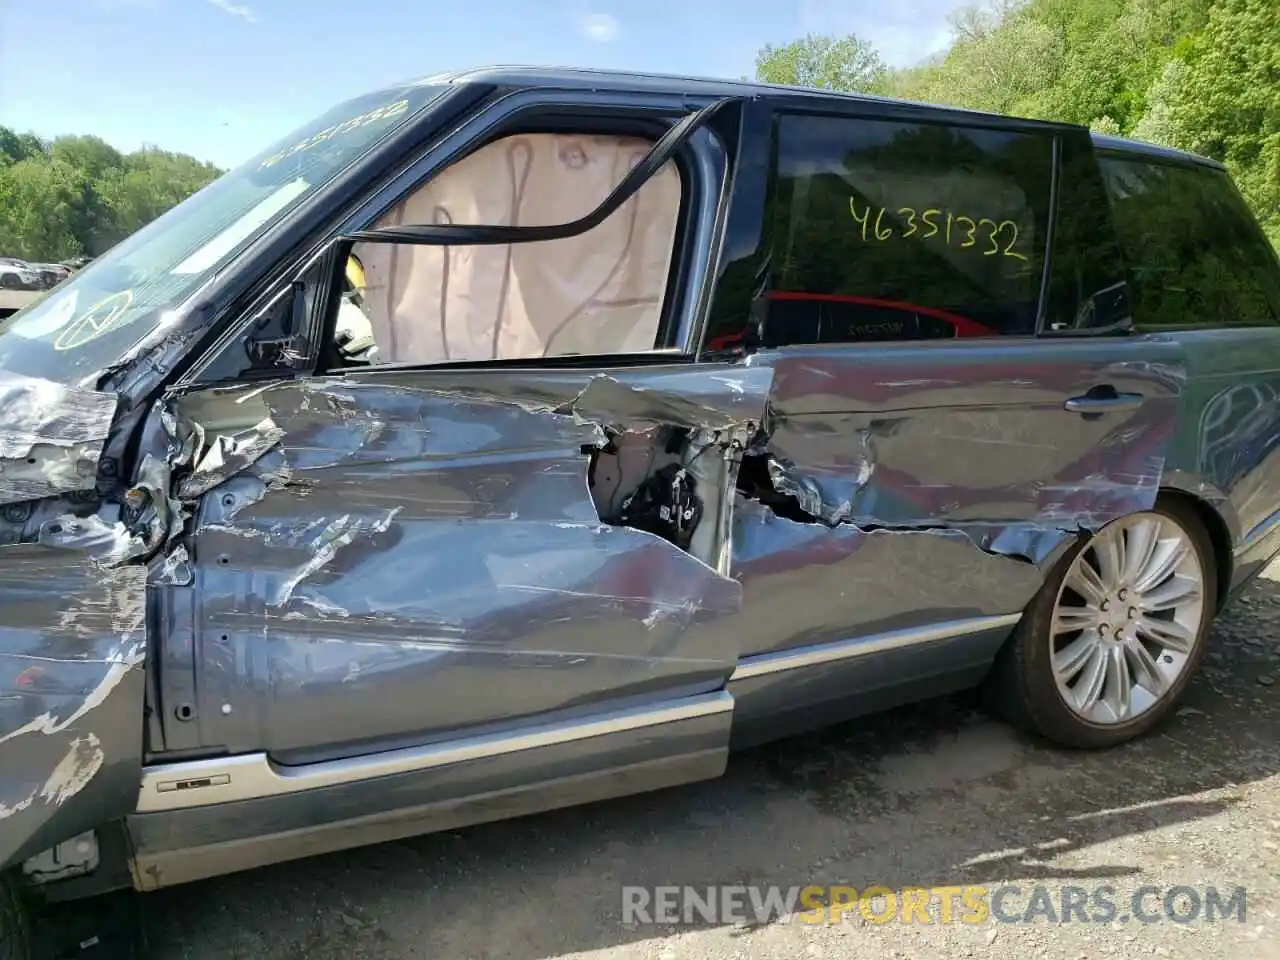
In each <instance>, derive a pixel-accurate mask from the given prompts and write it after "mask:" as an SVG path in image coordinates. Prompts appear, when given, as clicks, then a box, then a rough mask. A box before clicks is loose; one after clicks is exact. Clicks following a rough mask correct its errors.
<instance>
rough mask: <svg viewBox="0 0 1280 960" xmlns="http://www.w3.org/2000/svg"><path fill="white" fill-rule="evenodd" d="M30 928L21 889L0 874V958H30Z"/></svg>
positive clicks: (8, 876)
mask: <svg viewBox="0 0 1280 960" xmlns="http://www.w3.org/2000/svg"><path fill="white" fill-rule="evenodd" d="M31 956H32V954H31V928H30V925H29V922H28V916H27V905H26V903H25V901H24V899H23V896H22V890H21V888H20V887H19V886H18V884H17V883H16V882H15V881H14V879H13V878H12V877H11V876H10V875H8V874H0V960H31Z"/></svg>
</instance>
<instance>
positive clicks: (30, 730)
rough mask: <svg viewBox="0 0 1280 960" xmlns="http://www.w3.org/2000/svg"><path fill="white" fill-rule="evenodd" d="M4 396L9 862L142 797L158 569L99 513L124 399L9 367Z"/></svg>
mask: <svg viewBox="0 0 1280 960" xmlns="http://www.w3.org/2000/svg"><path fill="white" fill-rule="evenodd" d="M0 402H2V403H3V408H2V409H3V414H0V416H2V417H3V419H2V420H0V502H3V504H4V509H3V530H2V531H0V571H2V572H0V611H2V613H0V865H3V864H7V863H10V862H13V861H14V860H17V859H20V858H22V857H24V856H27V855H30V854H33V853H37V852H39V851H40V850H42V849H44V848H46V847H48V846H52V845H54V844H57V843H60V842H62V841H63V840H66V839H67V838H68V837H72V836H75V835H76V834H79V833H81V832H83V831H85V830H89V829H92V828H94V827H96V826H99V825H100V824H102V823H103V822H105V821H107V820H111V819H114V818H116V817H119V816H121V815H122V814H124V813H127V812H128V811H129V809H130V808H131V806H132V804H133V794H134V790H135V787H134V784H135V783H136V780H137V778H138V777H139V776H140V775H141V768H142V740H141V737H140V736H139V734H140V733H141V727H140V724H141V722H142V711H143V688H144V684H145V668H144V664H145V660H146V635H145V630H144V622H143V609H144V592H145V587H144V581H145V577H146V571H145V569H144V568H142V567H140V566H126V565H124V564H126V563H127V562H128V561H129V560H131V559H133V558H134V557H136V556H137V555H138V554H139V553H141V550H140V542H139V541H138V540H137V539H136V538H135V537H133V536H132V535H131V533H130V532H129V531H128V530H127V529H126V528H125V526H124V525H123V524H122V523H120V522H119V520H118V519H117V518H114V517H110V516H104V512H102V511H95V509H94V508H95V506H96V504H97V495H96V492H95V485H96V483H97V478H98V475H99V472H100V466H101V457H102V453H103V449H104V447H105V445H106V442H107V438H108V433H109V430H110V428H111V426H112V421H113V418H114V415H115V412H116V402H117V401H116V397H115V396H113V395H111V394H105V393H98V392H96V391H92V390H81V389H74V388H69V387H64V386H60V385H58V384H54V383H51V382H49V381H46V380H38V379H34V378H30V377H23V376H16V375H10V374H6V375H3V376H0ZM106 513H109V511H107V512H106Z"/></svg>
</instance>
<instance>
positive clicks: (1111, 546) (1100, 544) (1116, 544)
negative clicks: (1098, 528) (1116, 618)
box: [1093, 529, 1124, 589]
mask: <svg viewBox="0 0 1280 960" xmlns="http://www.w3.org/2000/svg"><path fill="white" fill-rule="evenodd" d="M1093 554H1094V556H1096V557H1097V558H1098V573H1099V575H1100V576H1101V578H1102V582H1103V584H1105V586H1106V587H1107V588H1108V589H1114V588H1115V587H1116V586H1118V585H1119V583H1120V575H1121V574H1122V573H1123V572H1124V534H1123V533H1122V532H1121V531H1119V530H1116V529H1110V530H1104V531H1103V532H1102V533H1100V534H1098V538H1097V540H1095V541H1094V544H1093Z"/></svg>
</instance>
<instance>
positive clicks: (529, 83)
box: [414, 66, 1064, 127]
mask: <svg viewBox="0 0 1280 960" xmlns="http://www.w3.org/2000/svg"><path fill="white" fill-rule="evenodd" d="M414 83H418V84H428V83H434V84H441V83H450V84H463V83H483V84H494V85H496V86H511V87H538V86H544V87H545V86H555V87H562V88H563V87H567V88H570V89H584V90H620V91H622V90H625V91H630V92H640V93H666V94H677V95H679V94H683V95H686V96H699V97H744V96H746V97H749V96H767V95H773V96H778V95H781V96H789V97H797V98H821V99H826V100H833V99H834V100H843V101H849V102H858V103H882V104H897V105H902V106H910V107H918V108H922V109H931V110H939V111H945V112H950V113H964V114H971V115H973V116H978V117H992V118H996V119H1005V120H1008V119H1022V118H1009V117H1004V116H1002V115H1000V114H994V113H990V112H984V111H980V110H970V109H968V108H965V107H953V106H948V105H943V104H936V103H920V102H918V101H913V100H904V99H901V98H897V97H881V96H877V95H875V94H870V93H846V92H843V91H837V90H825V89H822V88H819V87H801V86H789V85H785V84H779V83H759V82H756V81H754V80H726V79H723V78H715V77H695V76H685V75H681V74H669V73H633V72H630V71H624V70H605V69H599V68H592V67H535V66H484V67H474V68H471V69H467V70H457V71H453V72H450V73H441V74H436V75H434V76H429V77H423V78H421V79H418V80H416V81H414ZM1024 122H1031V123H1045V124H1046V125H1047V126H1059V127H1060V126H1064V124H1060V123H1052V122H1049V121H1038V120H1032V121H1025V120H1024Z"/></svg>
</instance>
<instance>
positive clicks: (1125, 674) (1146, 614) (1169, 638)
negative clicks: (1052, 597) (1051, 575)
mask: <svg viewBox="0 0 1280 960" xmlns="http://www.w3.org/2000/svg"><path fill="white" fill-rule="evenodd" d="M1205 602H1206V598H1205V571H1204V564H1203V560H1202V559H1201V557H1200V554H1199V552H1198V551H1197V549H1196V546H1195V542H1194V540H1193V539H1192V536H1191V534H1190V533H1189V532H1188V531H1187V530H1186V529H1184V528H1183V527H1182V525H1181V524H1179V523H1178V522H1177V521H1176V520H1174V519H1173V518H1171V517H1168V516H1165V515H1163V514H1159V513H1139V514H1134V515H1133V516H1130V517H1126V518H1124V519H1122V520H1118V521H1116V522H1114V523H1112V524H1109V525H1108V526H1106V527H1104V528H1102V529H1101V530H1099V531H1098V533H1097V534H1096V535H1095V536H1094V537H1093V539H1092V540H1091V541H1090V542H1089V545H1088V546H1087V547H1085V549H1084V550H1082V551H1081V552H1080V553H1079V554H1078V555H1077V556H1076V558H1075V560H1074V561H1073V562H1072V564H1071V567H1070V569H1069V570H1068V571H1067V575H1066V577H1065V578H1064V580H1063V583H1062V586H1061V588H1060V589H1059V590H1058V596H1057V600H1056V602H1055V604H1054V608H1053V617H1052V620H1051V624H1052V626H1051V628H1050V634H1051V636H1050V643H1051V644H1052V655H1053V659H1052V664H1053V674H1054V680H1055V682H1056V684H1057V688H1058V693H1059V695H1060V696H1061V697H1062V699H1063V702H1064V703H1065V704H1066V705H1067V707H1068V708H1069V709H1070V710H1071V711H1072V712H1073V713H1075V714H1076V715H1077V716H1078V717H1080V718H1081V719H1083V720H1085V721H1087V722H1089V723H1093V724H1097V725H1100V726H1114V725H1118V724H1124V723H1129V722H1130V721H1132V720H1135V719H1137V718H1138V717H1140V716H1142V715H1143V714H1145V713H1146V712H1147V711H1149V710H1151V709H1152V708H1153V707H1154V706H1156V704H1157V703H1159V702H1160V701H1161V700H1162V699H1163V698H1164V697H1165V696H1166V695H1167V694H1168V693H1169V691H1170V690H1172V689H1173V687H1174V685H1175V683H1176V681H1177V680H1178V678H1179V677H1180V676H1181V675H1182V673H1183V672H1184V671H1185V670H1186V668H1187V665H1188V664H1189V663H1190V662H1191V660H1192V654H1193V653H1194V652H1195V645H1196V643H1197V642H1199V637H1200V632H1201V624H1202V622H1203V618H1204V609H1205Z"/></svg>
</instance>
